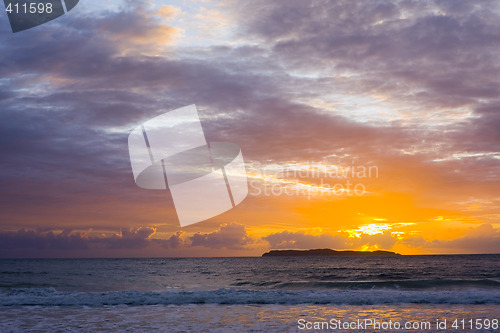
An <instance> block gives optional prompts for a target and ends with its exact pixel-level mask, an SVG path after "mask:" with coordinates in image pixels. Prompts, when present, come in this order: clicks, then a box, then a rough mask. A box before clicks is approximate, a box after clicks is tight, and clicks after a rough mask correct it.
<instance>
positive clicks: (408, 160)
mask: <svg viewBox="0 0 500 333" xmlns="http://www.w3.org/2000/svg"><path fill="white" fill-rule="evenodd" d="M499 51H500V4H499V3H498V2H496V1H472V0H469V1H462V0H435V1H409V0H408V1H377V0H374V1H372V0H370V1H347V0H346V1H302V0H291V1H275V2H270V1H265V0H251V1H250V0H248V1H236V0H234V1H233V0H224V1H210V0H203V1H183V0H182V1H181V0H179V1H164V0H161V1H154V0H148V1H136V0H134V1H132V0H116V1H106V2H103V1H98V0H85V1H80V3H79V5H78V6H77V7H75V8H74V9H73V10H72V11H71V12H69V13H67V14H66V15H64V16H62V17H60V18H58V19H56V20H54V21H51V22H49V23H47V24H44V25H41V26H38V27H35V28H33V29H30V30H26V31H23V32H19V33H15V34H14V33H12V32H11V30H10V26H9V22H8V19H7V15H6V14H5V13H4V14H1V15H0V117H1V118H0V119H1V120H0V257H143V256H157V257H183V256H189V257H191V256H259V255H261V254H262V253H264V252H266V251H269V250H271V249H309V248H332V249H338V250H343V249H354V250H363V251H367V250H390V251H395V252H398V253H401V254H453V253H500V191H499V188H500V80H499V78H500V52H499ZM191 104H196V105H197V108H198V112H199V115H200V119H201V122H202V126H203V130H204V132H205V135H206V137H207V139H208V140H209V141H227V142H232V143H235V144H237V145H239V146H240V147H241V151H242V154H243V157H244V159H245V162H246V168H247V174H248V181H249V187H250V193H249V195H248V197H247V198H246V199H245V200H244V201H243V202H242V203H241V204H240V205H238V206H237V207H236V208H234V209H232V210H230V211H227V212H225V213H223V214H221V215H219V216H216V217H214V218H212V219H210V220H208V221H204V222H200V223H197V224H193V225H191V226H188V227H183V228H181V227H180V225H179V221H178V218H177V215H176V211H175V207H174V204H173V201H172V196H171V195H170V193H169V191H154V190H144V189H141V188H139V187H138V186H137V185H136V184H135V182H134V178H133V175H132V170H131V165H130V159H129V153H128V147H127V138H128V135H129V134H130V132H131V131H132V130H133V129H134V128H135V127H137V126H139V125H141V124H142V123H144V122H145V121H147V120H149V119H151V118H154V117H155V116H158V115H160V114H163V113H165V112H167V111H170V110H174V109H177V108H180V107H183V106H186V105H191Z"/></svg>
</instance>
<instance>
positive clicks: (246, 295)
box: [0, 288, 500, 306]
mask: <svg viewBox="0 0 500 333" xmlns="http://www.w3.org/2000/svg"><path fill="white" fill-rule="evenodd" d="M187 304H290V305H296V304H349V305H364V304H375V305H376V304H500V290H498V289H494V290H486V289H460V290H440V291H436V290H434V291H422V290H418V291H417V290H397V289H372V290H366V289H365V290H345V289H344V290H337V289H328V290H242V289H218V290H163V291H133V290H129V291H114V292H112V291H108V292H62V291H57V290H55V289H53V288H44V289H9V290H3V291H1V292H0V306H23V305H29V306H31V305H33V306H34V305H39V306H103V305H132V306H144V305H187Z"/></svg>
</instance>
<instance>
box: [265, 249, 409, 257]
mask: <svg viewBox="0 0 500 333" xmlns="http://www.w3.org/2000/svg"><path fill="white" fill-rule="evenodd" d="M262 256H263V257H315V256H400V254H399V253H396V252H391V251H380V250H379V251H349V250H347V251H336V250H332V249H311V250H272V251H269V252H266V253H264V254H263V255H262Z"/></svg>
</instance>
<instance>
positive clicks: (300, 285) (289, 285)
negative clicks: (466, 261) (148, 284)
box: [232, 279, 500, 290]
mask: <svg viewBox="0 0 500 333" xmlns="http://www.w3.org/2000/svg"><path fill="white" fill-rule="evenodd" d="M232 286H234V287H245V286H247V287H272V288H275V289H302V290H303V289H346V288H348V289H377V288H394V289H410V290H425V289H432V290H440V289H459V288H477V289H489V288H492V289H497V288H500V281H498V280H493V279H480V280H446V279H432V280H393V281H387V280H386V281H290V282H282V281H265V282H255V281H240V282H236V283H233V284H232Z"/></svg>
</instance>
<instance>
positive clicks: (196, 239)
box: [190, 223, 252, 249]
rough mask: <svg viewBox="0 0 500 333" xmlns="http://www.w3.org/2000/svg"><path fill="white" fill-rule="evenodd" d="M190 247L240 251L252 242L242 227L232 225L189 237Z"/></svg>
mask: <svg viewBox="0 0 500 333" xmlns="http://www.w3.org/2000/svg"><path fill="white" fill-rule="evenodd" d="M190 240H191V246H203V247H207V248H213V249H220V248H226V249H241V248H243V247H245V246H246V245H248V244H250V243H251V242H252V239H251V237H250V236H248V234H247V231H246V228H245V226H244V225H241V224H237V223H233V224H226V225H221V226H220V227H219V229H218V230H216V231H214V232H211V233H207V234H201V233H196V234H194V235H193V236H192V237H190Z"/></svg>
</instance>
